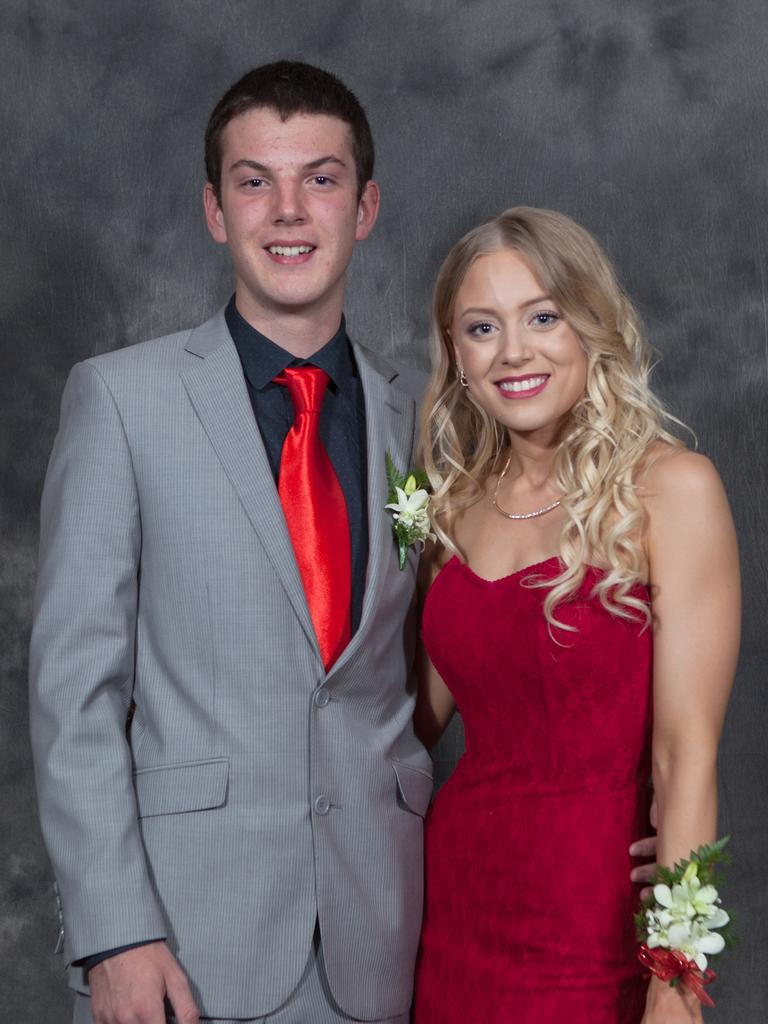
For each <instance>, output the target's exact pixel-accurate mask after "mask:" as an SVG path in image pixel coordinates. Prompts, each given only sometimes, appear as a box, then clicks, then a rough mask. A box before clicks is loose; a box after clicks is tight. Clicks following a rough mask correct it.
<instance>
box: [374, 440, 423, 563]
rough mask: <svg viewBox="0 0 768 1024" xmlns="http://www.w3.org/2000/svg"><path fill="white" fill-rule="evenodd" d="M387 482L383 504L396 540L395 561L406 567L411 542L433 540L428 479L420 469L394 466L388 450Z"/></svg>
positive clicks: (419, 542)
mask: <svg viewBox="0 0 768 1024" xmlns="http://www.w3.org/2000/svg"><path fill="white" fill-rule="evenodd" d="M386 467H387V483H388V484H389V493H388V497H389V503H388V504H387V505H385V506H384V507H385V508H386V509H387V511H388V512H390V513H391V514H392V532H393V533H394V535H395V539H396V540H397V552H398V564H399V566H400V568H401V569H404V568H405V561H406V558H407V555H408V548H409V547H411V545H412V544H421V545H422V547H423V546H424V542H425V541H426V540H434V539H435V535H434V534H433V533H432V532H431V529H430V525H431V524H430V521H429V491H428V490H427V488H428V487H429V481H428V480H427V476H426V474H425V473H424V471H423V470H413V471H411V472H410V473H408V474H407V475H406V474H405V473H401V472H400V471H399V470H398V469H397V468H396V466H395V463H394V461H393V459H392V456H391V455H390V454H389V452H387V455H386Z"/></svg>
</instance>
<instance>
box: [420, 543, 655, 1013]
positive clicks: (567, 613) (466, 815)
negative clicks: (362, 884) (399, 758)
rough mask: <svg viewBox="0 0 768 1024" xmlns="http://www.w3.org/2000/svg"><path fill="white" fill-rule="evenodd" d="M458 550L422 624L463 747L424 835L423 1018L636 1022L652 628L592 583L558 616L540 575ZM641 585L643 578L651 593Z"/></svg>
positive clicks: (593, 574) (590, 577)
mask: <svg viewBox="0 0 768 1024" xmlns="http://www.w3.org/2000/svg"><path fill="white" fill-rule="evenodd" d="M558 571H559V569H558V560H557V559H556V558H552V559H548V560H547V561H544V562H541V563H538V564H536V565H533V566H528V567H526V568H525V569H523V570H520V571H519V572H517V573H513V574H512V575H510V576H507V577H505V578H503V579H500V580H495V581H487V580H484V579H482V578H480V577H478V576H476V575H475V574H474V573H473V572H472V571H471V570H470V569H469V568H468V566H466V565H464V564H463V563H461V562H460V561H459V560H458V559H455V558H454V559H452V560H451V561H450V562H448V563H447V565H446V566H445V567H444V568H443V570H442V571H441V573H440V574H439V575H438V577H437V579H436V580H435V583H434V584H433V586H432V588H431V590H430V592H429V594H428V596H427V602H426V606H425V610H424V621H423V635H424V641H425V643H426V646H427V650H428V651H429V654H430V657H431V659H432V662H433V664H434V665H435V668H436V669H437V670H438V672H439V673H440V675H441V676H442V678H443V679H444V680H445V682H446V684H447V685H448V686H449V687H450V689H451V691H452V693H453V695H454V697H455V698H456V702H457V705H458V708H459V710H460V712H461V715H462V718H463V720H464V727H465V734H466V742H467V748H466V753H465V754H464V756H463V757H462V758H461V760H460V762H459V765H458V767H457V769H456V771H455V772H454V774H453V776H452V777H451V779H450V780H449V781H448V782H447V783H446V785H445V786H444V787H443V789H442V790H441V791H440V793H439V794H438V796H437V798H436V800H435V802H434V804H433V806H432V808H431V810H430V813H429V817H428V822H427V831H426V907H425V920H424V930H423V935H422V944H421V950H420V955H419V962H418V965H417V978H416V996H415V1009H414V1021H415V1024H472V1022H475V1021H477V1022H481V1021H482V1022H488V1024H490V1022H493V1024H507V1022H509V1024H560V1022H565V1021H567V1022H568V1024H637V1022H639V1021H640V1019H641V1017H642V1014H643V1005H644V1000H645V991H646V983H645V981H644V980H643V968H642V967H641V965H640V964H639V963H638V962H637V959H636V957H637V942H636V940H635V937H634V928H633V914H634V912H635V911H636V909H637V904H638V887H637V886H635V885H633V884H632V883H631V882H630V879H629V873H630V870H631V868H632V866H633V862H632V859H631V858H630V857H629V854H628V852H627V848H628V846H629V844H630V842H632V840H633V839H636V838H638V837H640V836H641V835H645V834H646V832H647V829H648V809H649V790H648V784H647V783H648V778H649V775H650V726H651V669H652V636H651V631H650V629H643V624H642V623H639V622H637V621H635V622H627V621H625V620H623V619H619V618H616V617H614V616H612V615H610V613H608V612H607V611H606V610H605V609H604V608H603V606H602V604H601V603H600V600H599V598H597V597H596V596H593V594H592V589H593V587H594V584H595V582H596V581H597V579H598V578H599V572H600V571H599V570H597V569H591V568H590V569H588V571H587V575H586V578H585V580H584V583H583V585H582V587H581V589H580V590H579V592H578V594H577V595H576V596H575V597H574V598H573V599H572V600H570V601H569V602H568V603H565V604H561V605H560V606H559V607H558V610H557V613H556V614H557V617H558V618H559V619H561V620H563V621H565V622H568V623H569V624H570V625H573V626H576V627H577V629H578V632H576V633H566V632H564V631H562V630H556V631H555V637H554V638H553V637H552V636H551V635H550V633H549V631H548V627H547V622H546V620H545V618H544V614H543V610H542V605H543V600H544V597H545V595H546V591H542V590H541V589H533V588H531V587H530V586H529V585H527V584H528V582H529V581H530V579H531V578H532V577H542V576H546V577H551V576H552V575H555V574H557V572H558ZM637 593H638V596H641V597H646V598H647V591H645V589H644V588H638V591H637Z"/></svg>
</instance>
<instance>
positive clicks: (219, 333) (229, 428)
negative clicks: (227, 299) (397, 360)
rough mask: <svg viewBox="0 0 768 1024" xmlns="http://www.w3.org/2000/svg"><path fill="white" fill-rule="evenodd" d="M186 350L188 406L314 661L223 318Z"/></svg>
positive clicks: (299, 591)
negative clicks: (285, 594) (275, 575)
mask: <svg viewBox="0 0 768 1024" xmlns="http://www.w3.org/2000/svg"><path fill="white" fill-rule="evenodd" d="M186 349H187V351H188V352H189V353H191V355H192V356H196V357H197V358H196V359H194V360H190V362H191V365H190V367H189V369H188V370H185V371H184V372H183V373H182V374H181V377H182V380H183V382H184V386H185V387H186V389H187V394H188V395H189V398H190V401H191V402H192V405H193V406H194V408H195V411H196V413H197V415H198V417H199V419H200V422H201V423H202V425H203V429H204V430H205V432H206V434H207V436H208V439H209V441H210V442H211V445H212V446H213V448H214V450H215V452H216V455H217V456H218V458H219V461H220V462H221V464H222V466H223V468H224V472H225V473H226V475H227V477H228V479H229V482H230V483H231V485H232V487H233V488H234V490H235V492H236V494H237V496H238V498H239V500H240V503H241V505H242V506H243V509H244V511H245V513H246V515H247V516H248V519H249V520H250V523H251V525H252V526H253V529H254V530H255V531H256V534H257V535H258V537H259V539H260V541H261V544H262V546H263V548H264V551H265V552H266V554H267V557H268V558H269V559H270V561H271V562H272V565H273V566H274V569H275V572H276V573H277V575H278V578H279V579H280V581H281V582H282V584H283V586H284V588H285V591H286V593H287V595H288V598H289V600H290V602H291V605H292V606H293V610H294V612H295V613H296V616H297V617H298V619H299V621H300V623H301V625H302V628H303V629H304V632H305V633H306V635H307V638H308V640H309V641H310V643H311V644H312V646H313V648H314V650H315V651H316V653H317V657H318V659H319V658H320V652H319V649H318V646H317V639H316V637H315V631H314V628H313V626H312V620H311V618H310V615H309V609H308V607H307V601H306V597H305V595H304V587H303V585H302V582H301V576H300V574H299V570H298V566H297V565H296V558H295V556H294V553H293V548H292V546H291V540H290V537H289V536H288V530H287V527H286V525H285V517H284V515H283V509H282V506H281V504H280V498H279V496H278V493H277V488H276V487H275V483H274V479H273V477H272V472H271V470H270V466H269V460H268V459H267V453H266V451H265V450H264V443H263V441H262V439H261V435H260V433H259V429H258V427H257V425H256V421H255V419H254V416H253V409H252V407H251V401H250V398H249V396H248V388H247V386H246V383H245V378H244V377H243V370H242V366H241V364H240V358H239V356H238V354H237V349H236V348H235V345H234V342H233V341H232V339H231V337H230V335H229V331H228V329H227V326H226V321H225V320H224V315H223V312H219V313H218V314H217V315H216V316H215V317H213V318H212V319H211V320H209V321H208V322H207V323H205V324H203V325H202V326H201V327H199V328H197V329H196V330H194V331H192V332H191V334H190V337H189V339H188V341H187V344H186Z"/></svg>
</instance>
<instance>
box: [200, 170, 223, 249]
mask: <svg viewBox="0 0 768 1024" xmlns="http://www.w3.org/2000/svg"><path fill="white" fill-rule="evenodd" d="M203 209H204V210H205V223H206V224H207V225H208V230H209V231H210V233H211V237H212V238H213V240H214V241H216V242H221V243H222V245H223V244H226V241H227V227H226V224H225V223H224V211H223V210H222V208H221V204H220V203H219V200H218V198H217V197H216V191H215V189H214V187H213V185H212V184H211V183H210V181H206V183H205V188H204V189H203Z"/></svg>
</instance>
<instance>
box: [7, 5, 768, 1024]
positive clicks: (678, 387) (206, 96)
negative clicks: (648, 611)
mask: <svg viewBox="0 0 768 1024" xmlns="http://www.w3.org/2000/svg"><path fill="white" fill-rule="evenodd" d="M766 44H768V8H766V5H765V0H689V2H686V0H634V2H632V3H623V2H621V0H539V2H537V3H525V2H523V0H389V2H387V3H379V2H375V0H371V2H369V3H365V2H361V0H323V2H322V3H303V2H300V0H217V2H215V0H210V2H204V0H146V2H139V0H125V2H116V0H113V2H108V0H107V2H105V0H80V2H77V0H28V2H24V0H3V4H2V14H1V15H0V76H1V78H0V85H1V88H0V109H2V118H3V122H2V142H3V169H2V179H0V197H1V198H2V207H1V213H0V231H1V232H2V244H1V245H0V279H1V280H2V298H1V299H0V309H1V311H2V312H1V314H0V315H1V317H2V326H1V328H0V341H1V342H2V346H3V358H2V371H1V372H0V388H2V393H1V395H0V416H1V417H2V431H1V432H0V444H1V445H2V485H3V491H2V500H3V504H2V521H1V523H0V525H1V526H2V529H1V530H0V559H1V565H0V586H2V592H3V606H2V619H1V620H0V630H1V633H0V641H1V645H2V646H1V651H0V659H1V660H2V670H3V671H2V680H1V682H0V753H1V755H2V763H1V768H0V787H1V788H0V808H1V812H0V813H1V814H2V828H0V979H1V980H2V983H1V984H0V1019H2V1020H4V1021H9V1022H11V1024H26V1022H30V1024H32V1022H34V1024H38V1022H46V1024H47V1022H50V1024H63V1022H65V1021H67V1019H68V1015H69V1005H70V1002H69V996H68V994H67V992H66V991H65V988H64V980H63V966H62V964H61V961H60V959H59V958H57V957H55V956H54V955H53V953H52V950H53V946H54V943H55V933H56V926H55V920H54V906H53V897H52V888H51V887H52V879H51V871H50V867H49V864H48V861H47V859H46V855H45V852H44V850H43V847H42V844H41V840H40V835H39V832H38V826H37V823H36V811H35V798H34V792H33V785H32V777H31V769H30V755H29V745H28V740H27V706H26V679H25V675H26V646H27V640H28V632H29V617H30V604H31V592H32V584H33V574H34V559H35V549H36V532H37V508H38V501H39V496H40V488H41V484H42V478H43V473H44V469H45V463H46V459H47V456H48V452H49V450H50V446H51V443H52V440H53V436H54V432H55V429H56V422H57V417H58V402H59V396H60V392H61V388H62V385H63V383H64V379H65V375H66V373H67V370H68V368H69V367H70V365H71V364H72V363H73V362H75V361H76V360H78V359H82V358H83V357H85V356H89V355H92V354H94V353H96V352H103V351H105V350H108V349H112V348H115V347H117V346H121V345H126V344H131V343H132V342H136V341H139V340H141V339H143V338H146V337H150V336H153V335H157V334H161V333H163V332H166V331H170V330H173V329H176V328H179V327H181V326H183V325H190V324H193V323H194V322H196V321H200V320H202V319H203V318H205V317H207V316H208V314H209V313H210V312H211V311H212V310H213V309H214V308H215V307H216V306H217V305H218V304H219V303H221V302H222V301H223V300H225V299H226V298H227V296H228V294H229V291H228V289H229V287H230V279H229V272H228V268H227V263H226V259H225V254H224V253H223V252H222V251H220V250H218V249H217V247H216V246H214V244H213V243H212V242H211V241H210V239H209V238H208V236H207V233H206V230H205V227H204V224H203V218H202V214H201V209H200V191H201V187H202V183H203V170H202V136H203V130H204V127H205V122H206V118H207V115H208V112H209V110H210V108H211V106H212V104H213V103H214V102H215V101H216V99H217V98H218V97H219V95H220V94H221V93H222V92H223V91H224V89H225V88H226V87H227V86H228V85H230V84H231V82H232V81H234V80H235V78H237V77H238V76H239V75H240V74H241V73H242V72H243V71H245V70H246V69H247V68H248V67H250V66H252V65H254V64H257V63H261V62H264V61H268V60H273V59H276V58H278V57H282V56H288V57H293V58H301V59H305V60H308V61H311V62H314V63H318V64H320V65H323V66H325V67H328V68H330V69H332V70H335V71H336V72H338V73H339V74H340V75H341V76H342V77H343V78H344V79H345V80H347V81H348V82H349V83H350V84H351V85H352V87H353V88H354V89H355V90H356V91H357V92H358V94H359V95H360V97H361V99H362V100H363V102H364V104H365V105H366V107H367V109H368V111H369V113H370V116H371V121H372V124H373V127H374V131H375V135H376V138H377V140H378V151H379V160H378V175H377V177H378V180H379V182H380V184H381V186H382V191H383V195H384V204H383V210H382V216H381V219H380V222H379V226H378V227H377V229H376V232H375V235H374V237H373V238H371V239H370V240H369V241H368V242H367V243H365V245H364V246H363V247H361V248H360V250H359V252H358V254H357V256H356V259H355V264H354V273H353V277H352V289H351V294H350V300H349V303H348V307H347V313H348V317H349V321H350V324H351V328H352V330H353V333H354V335H355V336H356V337H357V338H359V339H361V340H363V341H365V342H366V343H368V344H369V345H371V346H373V347H376V348H378V349H380V350H381V351H382V352H383V353H385V354H386V353H389V354H395V355H397V356H398V357H399V358H400V359H401V360H405V361H406V362H408V361H410V362H412V363H413V364H418V365H422V366H423V365H424V364H425V361H426V350H425V345H424V337H425V328H426V310H427V304H428V294H429V289H430V283H431V281H432V278H433V275H434V273H435V269H436V267H437V265H438V262H439V261H440V259H441V257H442V256H443V255H444V253H445V252H446V250H447V248H448V246H449V245H450V243H451V242H452V241H453V240H454V239H455V238H456V237H457V236H458V235H459V234H460V233H461V232H463V231H464V230H465V229H466V228H468V227H469V226H471V225H473V224H474V223H476V222H477V221H478V220H480V219H481V218H484V217H486V216H488V215H490V214H493V213H495V212H497V211H498V210H500V209H501V208H503V207H505V206H508V205H511V204H513V203H521V202H522V203H529V204H534V205H545V206H551V207H554V208H556V209H560V210H563V211H565V212H567V213H569V214H571V215H573V216H574V217H576V218H577V219H579V220H581V221H582V222H584V223H585V224H586V225H587V226H588V227H590V228H591V229H592V230H593V231H594V232H596V234H597V235H598V236H599V237H600V238H601V239H602V240H603V241H604V242H605V244H606V245H607V247H608V249H609V251H610V252H611V253H612V254H613V256H614V257H615V259H616V261H617V262H618V264H619V267H620V270H621V274H622V277H623V279H624V281H625V283H626V285H627V288H628V289H629V291H630V293H631V294H632V295H633V296H634V297H635V298H636V299H637V301H638V303H639V306H640V308H641V310H642V312H643V314H644V315H645V318H646V322H647V324H648V326H649V330H650V333H651V336H652V338H653V340H654V342H655V343H656V345H657V347H658V348H659V349H660V350H661V352H662V353H663V361H662V363H661V365H660V366H659V368H658V371H657V376H656V380H657V385H658V388H659V389H660V391H661V392H662V394H663V395H664V396H665V397H666V398H667V400H668V401H669V402H670V403H671V405H672V406H673V408H674V409H675V411H676V412H677V413H678V414H679V415H680V416H681V417H682V418H683V419H685V420H686V421H687V422H688V423H690V424H691V425H692V426H693V427H694V429H695V430H696V433H697V434H698V438H699V443H700V447H701V449H702V450H703V451H705V452H707V453H709V454H710V455H711V456H712V457H713V458H714V460H715V462H716V463H717V464H718V466H719V468H720V470H721V471H722V474H723V476H724V478H725V482H726V485H727V487H728V490H729V493H730V495H731V498H732V501H733V505H734V510H735V514H736V519H737V523H738V528H739V533H740V537H741V545H742V553H743V566H744V585H745V595H746V622H745V632H744V644H743V656H742V660H741V666H740V670H739V676H738V681H737V686H736V690H735V693H734V698H733V702H732V706H731V709H730V713H729V717H728V722H727V728H726V732H725V737H724V741H723V745H722V758H721V761H722V804H721V806H722V819H723V820H722V827H723V829H724V830H728V831H731V832H733V834H734V836H735V839H734V844H733V847H734V854H735V865H734V867H733V870H732V875H731V879H732V880H731V883H730V885H729V902H730V903H731V904H732V905H733V906H734V907H735V908H736V910H737V912H738V916H739V923H738V927H739V931H740V932H741V935H742V937H743V939H742V944H741V946H740V949H739V951H738V952H737V953H734V954H730V955H729V957H728V959H727V960H725V961H724V964H723V971H722V977H721V980H720V981H719V982H718V984H717V986H716V988H717V996H718V1002H719V1006H718V1009H717V1011H714V1012H713V1013H712V1014H711V1015H710V1016H711V1019H713V1020H718V1021H726V1022H729V1024H760V1022H763V1021H764V1020H765V1019H766V1017H767V1016H768V992H767V991H766V989H767V988H768V985H767V983H766V980H765V979H766V976H768V970H767V969H766V968H768V954H767V953H766V949H767V943H768V883H767V882H766V879H767V878H768V857H767V855H768V806H767V804H766V789H767V788H768V787H767V785H766V778H767V777H768V771H767V769H768V715H766V703H767V701H766V696H765V687H764V678H765V669H764V666H765V664H766V660H767V657H768V650H767V647H768V638H767V636H766V630H765V627H764V621H765V601H766V590H767V589H768V588H767V586H766V583H767V579H768V550H767V547H766V534H765V529H764V527H763V522H764V511H763V509H764V507H765V504H766V500H767V499H768V489H767V486H766V483H767V482H766V465H767V462H766V456H765V443H766V436H767V435H766V426H767V419H768V417H767V408H766V383H767V380H766V377H767V374H766V367H767V359H768V307H767V305H766V275H767V273H768V271H767V270H766V262H765V248H766V246H767V245H768V239H766V234H765V216H766V211H767V210H768V191H767V189H766V166H767V165H768V161H767V159H766V158H767V157H768V153H767V152H766V149H767V144H766V131H765V114H764V111H765V96H766V95H768V58H766ZM510 742H514V737H513V736H512V737H510ZM459 743H460V740H459V737H458V735H457V731H456V730H454V733H453V734H452V735H451V736H450V737H449V738H448V740H447V741H445V742H444V743H443V746H442V755H441V756H442V758H443V759H444V764H443V766H442V767H443V769H445V765H446V764H447V762H448V761H449V760H450V758H451V757H452V756H453V754H454V753H455V751H456V749H457V748H458V745H459ZM563 854H564V856H567V851H563ZM584 874H585V880H587V879H589V865H588V864H585V865H584ZM190 896H191V898H194V897H193V894H190Z"/></svg>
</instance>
